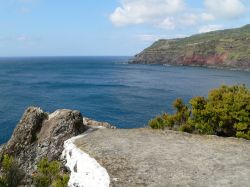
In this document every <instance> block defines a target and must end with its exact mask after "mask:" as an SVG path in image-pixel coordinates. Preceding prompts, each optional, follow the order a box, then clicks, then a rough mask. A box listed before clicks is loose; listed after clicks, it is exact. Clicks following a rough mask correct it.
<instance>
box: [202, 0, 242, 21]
mask: <svg viewBox="0 0 250 187" xmlns="http://www.w3.org/2000/svg"><path fill="white" fill-rule="evenodd" d="M204 5H205V7H206V9H207V11H208V12H209V13H210V14H211V15H214V16H215V17H217V18H224V19H232V18H238V17H240V16H241V15H243V14H244V13H245V11H246V6H245V5H244V3H243V2H242V1H241V0H204Z"/></svg>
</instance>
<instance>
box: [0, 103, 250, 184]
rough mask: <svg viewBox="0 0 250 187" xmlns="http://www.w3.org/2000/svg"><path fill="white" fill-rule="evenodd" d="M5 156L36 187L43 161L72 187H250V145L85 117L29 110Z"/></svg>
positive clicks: (25, 181)
mask: <svg viewBox="0 0 250 187" xmlns="http://www.w3.org/2000/svg"><path fill="white" fill-rule="evenodd" d="M0 153H1V154H10V155H13V156H15V158H16V159H17V160H18V163H19V167H20V168H21V169H22V170H23V171H25V178H24V179H23V181H22V184H21V186H32V180H31V176H32V174H33V172H34V171H35V169H36V163H37V162H38V160H39V159H41V158H43V157H46V158H48V159H49V160H59V161H60V162H61V163H62V164H63V165H64V166H65V168H64V169H65V170H67V171H68V172H69V173H71V174H70V181H69V183H68V185H69V186H78V187H82V186H85V187H86V186H87V187H92V186H93V187H96V186H98V187H102V186H103V187H108V186H114V187H115V186H126V187H129V186H131V187H135V186H136V187H137V186H157V187H158V186H169V187H172V186H176V187H177V186H183V187H184V186H185V187H186V186H204V187H205V186H235V187H236V186H237V187H240V186H242V187H243V186H249V184H250V178H249V176H250V159H249V154H250V141H247V140H243V139H236V138H222V137H217V136H201V135H192V134H187V133H181V132H174V131H168V130H152V129H149V128H142V129H116V128H115V127H114V126H112V125H110V124H108V123H103V122H97V121H94V120H91V119H88V118H85V117H82V115H81V113H80V112H79V111H75V110H57V111H55V112H54V113H52V114H49V113H46V112H44V111H42V110H41V109H40V108H36V107H30V108H28V109H27V110H26V111H25V113H24V115H23V117H22V119H21V120H20V122H19V124H18V125H17V127H16V129H15V131H14V133H13V135H12V137H11V139H10V140H9V142H8V143H6V144H5V145H4V146H3V148H2V150H1V152H0Z"/></svg>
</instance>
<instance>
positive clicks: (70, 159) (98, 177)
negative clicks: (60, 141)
mask: <svg viewBox="0 0 250 187" xmlns="http://www.w3.org/2000/svg"><path fill="white" fill-rule="evenodd" d="M86 134H87V133H85V134H84V135H80V136H76V137H73V138H71V139H69V140H67V141H65V142H64V151H63V154H62V157H63V158H64V159H65V160H66V161H67V163H66V165H65V166H66V167H67V168H69V170H70V171H71V174H70V180H69V183H68V186H69V187H109V184H110V177H109V175H108V172H107V170H106V169H105V168H103V167H102V166H101V165H100V164H99V163H98V162H97V161H96V160H95V159H94V158H91V157H90V156H89V155H88V154H86V153H85V152H83V151H82V150H80V149H79V148H77V147H76V146H75V144H74V141H75V140H76V139H78V138H82V137H84V136H85V135H86Z"/></svg>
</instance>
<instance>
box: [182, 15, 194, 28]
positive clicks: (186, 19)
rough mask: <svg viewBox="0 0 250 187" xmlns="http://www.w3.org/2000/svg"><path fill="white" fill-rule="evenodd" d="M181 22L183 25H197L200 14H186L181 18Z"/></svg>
mask: <svg viewBox="0 0 250 187" xmlns="http://www.w3.org/2000/svg"><path fill="white" fill-rule="evenodd" d="M179 22H180V23H181V24H182V25H185V26H192V25H196V24H197V22H198V15H196V14H185V15H184V16H183V17H181V18H180V21H179Z"/></svg>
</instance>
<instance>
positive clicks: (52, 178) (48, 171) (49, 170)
mask: <svg viewBox="0 0 250 187" xmlns="http://www.w3.org/2000/svg"><path fill="white" fill-rule="evenodd" d="M60 170H61V164H60V162H58V161H51V162H49V161H48V159H47V158H44V159H42V160H40V161H39V163H38V164H37V174H36V175H35V176H34V177H33V181H34V184H35V186H36V187H49V186H51V185H52V186H55V187H59V186H60V187H67V184H68V181H69V177H68V175H65V174H61V172H60Z"/></svg>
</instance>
